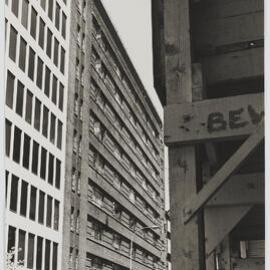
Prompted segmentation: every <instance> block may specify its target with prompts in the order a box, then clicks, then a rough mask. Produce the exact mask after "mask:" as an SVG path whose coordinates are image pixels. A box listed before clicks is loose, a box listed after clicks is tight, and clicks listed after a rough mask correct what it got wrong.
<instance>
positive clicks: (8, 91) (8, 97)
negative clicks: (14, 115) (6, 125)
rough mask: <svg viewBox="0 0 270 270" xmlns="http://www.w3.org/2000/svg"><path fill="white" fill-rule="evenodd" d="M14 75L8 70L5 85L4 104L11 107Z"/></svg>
mask: <svg viewBox="0 0 270 270" xmlns="http://www.w3.org/2000/svg"><path fill="white" fill-rule="evenodd" d="M14 81H15V76H14V75H13V74H12V73H11V72H10V71H9V70H8V72H7V85H6V104H7V105H8V106H9V107H10V108H11V109H12V107H13V94H14Z"/></svg>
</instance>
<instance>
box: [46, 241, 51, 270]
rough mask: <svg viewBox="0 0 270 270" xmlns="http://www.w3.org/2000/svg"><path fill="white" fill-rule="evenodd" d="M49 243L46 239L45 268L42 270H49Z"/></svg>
mask: <svg viewBox="0 0 270 270" xmlns="http://www.w3.org/2000/svg"><path fill="white" fill-rule="evenodd" d="M50 258H51V241H49V240H47V239H46V245H45V268H44V270H50V261H51V259H50Z"/></svg>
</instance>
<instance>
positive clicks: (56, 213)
mask: <svg viewBox="0 0 270 270" xmlns="http://www.w3.org/2000/svg"><path fill="white" fill-rule="evenodd" d="M53 220H54V223H53V228H54V229H55V230H57V231H58V227H59V201H57V200H55V201H54V219H53Z"/></svg>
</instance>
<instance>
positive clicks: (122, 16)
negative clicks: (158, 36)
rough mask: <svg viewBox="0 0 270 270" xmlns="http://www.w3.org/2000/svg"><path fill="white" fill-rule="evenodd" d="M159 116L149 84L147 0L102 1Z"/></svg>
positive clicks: (149, 2) (151, 73)
mask: <svg viewBox="0 0 270 270" xmlns="http://www.w3.org/2000/svg"><path fill="white" fill-rule="evenodd" d="M102 3H103V5H104V7H105V9H106V10H107V12H108V14H109V16H110V18H111V21H112V22H113V24H114V26H115V28H116V30H117V32H118V34H119V36H120V38H121V40H122V43H123V44H124V47H125V48H126V50H127V52H128V55H129V56H130V59H131V61H132V63H133V64H134V66H135V68H136V70H137V72H138V74H139V76H140V78H141V80H142V82H143V84H144V86H145V89H146V90H147V92H148V94H149V96H150V98H151V99H152V101H153V104H154V105H155V107H156V109H157V111H158V113H159V115H160V117H161V118H162V106H161V104H160V102H159V99H158V97H157V95H156V93H155V90H154V87H153V63H152V24H151V0H102Z"/></svg>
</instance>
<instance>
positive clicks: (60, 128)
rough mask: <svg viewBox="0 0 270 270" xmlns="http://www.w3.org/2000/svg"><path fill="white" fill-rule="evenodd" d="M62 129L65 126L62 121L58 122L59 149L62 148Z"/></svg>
mask: <svg viewBox="0 0 270 270" xmlns="http://www.w3.org/2000/svg"><path fill="white" fill-rule="evenodd" d="M62 129H63V124H62V122H61V121H60V120H58V127H57V147H58V148H59V149H61V148H62Z"/></svg>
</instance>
